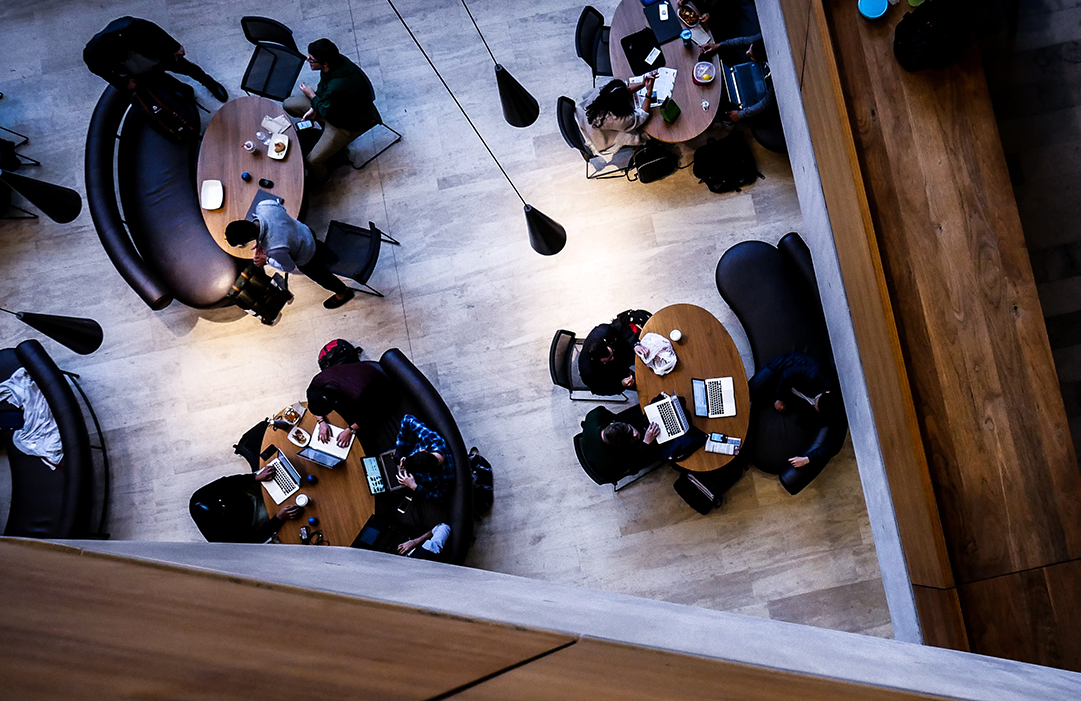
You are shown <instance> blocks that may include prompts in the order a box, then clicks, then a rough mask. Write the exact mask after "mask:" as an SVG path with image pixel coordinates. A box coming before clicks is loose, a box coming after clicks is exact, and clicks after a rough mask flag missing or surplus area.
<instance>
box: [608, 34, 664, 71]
mask: <svg viewBox="0 0 1081 701" xmlns="http://www.w3.org/2000/svg"><path fill="white" fill-rule="evenodd" d="M619 43H620V44H622V45H623V53H624V54H625V55H626V56H627V63H629V64H631V72H633V73H634V74H635V75H641V74H643V73H649V72H650V71H652V70H656V69H658V68H660V67H661V66H663V65H664V52H663V51H661V55H660V56H658V57H657V59H656V60H655V61H654V62H653V63H652V64H650V63H646V56H648V55H649V52H650V51H653V49H657V48H659V46H660V42H658V41H657V37H655V36H653V30H652V29H643V30H642V31H639V32H635V33H634V34H628V35H627V36H625V37H623V39H621V40H620V42H619Z"/></svg>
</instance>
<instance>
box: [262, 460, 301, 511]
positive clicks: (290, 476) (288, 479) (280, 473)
mask: <svg viewBox="0 0 1081 701" xmlns="http://www.w3.org/2000/svg"><path fill="white" fill-rule="evenodd" d="M267 466H268V467H273V468H274V477H273V478H272V479H269V480H267V481H266V482H262V485H263V489H265V490H266V491H267V494H269V495H270V498H271V499H273V500H274V503H275V504H280V503H282V502H283V501H285V500H286V499H288V498H289V497H291V496H293V495H294V494H296V493H297V492H299V491H300V475H299V474H298V473H297V471H296V470H295V469H293V466H292V465H290V464H289V458H287V457H285V455H284V454H283V453H282V452H281V451H280V450H279V451H278V457H276V458H274V459H273V460H271V461H270V462H268V463H267Z"/></svg>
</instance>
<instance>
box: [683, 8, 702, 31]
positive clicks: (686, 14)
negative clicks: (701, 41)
mask: <svg viewBox="0 0 1081 701" xmlns="http://www.w3.org/2000/svg"><path fill="white" fill-rule="evenodd" d="M679 18H680V19H681V20H683V24H685V25H687V26H688V27H693V26H694V25H696V24H698V12H696V11H695V9H694V8H693V7H691V6H690V5H684V6H683V7H681V8H679Z"/></svg>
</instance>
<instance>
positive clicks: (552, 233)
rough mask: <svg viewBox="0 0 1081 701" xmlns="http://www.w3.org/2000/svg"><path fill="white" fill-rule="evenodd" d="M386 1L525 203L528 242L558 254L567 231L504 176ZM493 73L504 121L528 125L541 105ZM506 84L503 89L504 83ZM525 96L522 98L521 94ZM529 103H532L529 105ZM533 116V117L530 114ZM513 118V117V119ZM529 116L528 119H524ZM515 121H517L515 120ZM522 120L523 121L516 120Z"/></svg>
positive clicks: (503, 76)
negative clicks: (530, 202)
mask: <svg viewBox="0 0 1081 701" xmlns="http://www.w3.org/2000/svg"><path fill="white" fill-rule="evenodd" d="M387 4H389V5H390V9H392V10H394V14H396V15H398V21H399V22H401V23H402V26H403V27H405V31H407V32H408V33H409V36H410V38H411V39H413V43H414V44H416V45H417V49H419V50H420V54H421V56H423V57H424V58H425V60H427V61H428V65H429V66H431V67H432V71H433V72H434V73H435V75H436V77H437V78H439V81H440V82H441V83H443V87H444V88H446V90H447V93H448V94H449V95H450V97H451V99H452V100H454V104H456V105H458V109H459V110H460V111H461V113H462V116H463V117H465V121H467V122H469V126H471V127H473V131H474V133H476V135H477V138H478V139H480V142H481V143H482V144H484V148H485V149H487V151H488V155H489V156H491V157H492V160H493V161H495V164H496V166H498V167H499V171H500V172H501V173H503V177H504V178H506V179H507V182H508V183H509V184H510V187H511V189H512V190H514V194H515V195H518V199H520V200H521V201H522V204H523V205H524V206H525V221H526V226H527V227H528V228H529V245H530V246H532V247H533V250H534V251H536V252H537V253H540V254H541V255H542V256H551V255H555V254H556V253H559V252H560V251H562V250H563V246H565V245H566V243H567V231H566V229H564V228H563V227H562V226H561V225H560V224H559V222H557V221H556V220H554V219H552V218H551V217H549V216H547V215H546V214H544V213H543V212H541V211H540V210H537V209H534V208H533V207H531V206H530V205H529V203H528V202H526V201H525V198H524V197H522V193H520V192H518V188H517V187H515V186H514V181H513V180H511V179H510V176H509V175H507V171H506V170H504V169H503V164H502V163H500V162H499V159H498V158H496V157H495V154H494V153H492V149H491V148H489V146H488V142H486V141H485V140H484V137H483V136H481V134H480V130H479V129H477V125H476V124H473V120H472V119H470V118H469V114H468V113H466V111H465V108H464V107H462V103H461V102H459V101H458V97H457V96H456V95H455V94H454V93H453V92H452V91H451V89H450V86H449V85H447V81H445V80H443V75H442V74H441V73H440V72H439V69H438V68H436V67H435V64H434V63H432V59H431V58H430V57H429V56H428V54H427V52H425V51H424V47H423V46H421V45H420V42H419V41H417V37H416V35H414V34H413V30H412V29H410V28H409V25H408V24H406V23H405V18H403V17H402V13H400V12H398V8H397V7H395V6H394V1H393V0H387ZM462 4H463V5H465V0H462ZM465 11H466V12H469V6H468V5H466V8H465ZM469 19H473V14H472V13H471V12H470V13H469ZM473 26H474V27H476V26H477V21H476V20H473ZM477 34H480V28H479V27H477ZM481 41H484V35H483V34H482V35H481ZM484 46H485V48H487V47H488V44H487V42H485V44H484ZM488 53H489V54H491V53H492V50H491V49H488ZM492 60H493V61H495V56H492ZM495 76H496V82H497V83H499V86H500V87H499V94H500V99H501V100H502V101H503V116H504V117H506V119H507V121H508V122H510V123H511V124H512V125H514V126H516V127H527V126H529V125H530V124H532V123H533V122H535V121H536V120H537V115H538V114H540V108H539V107H538V106H537V101H536V100H535V99H533V96H532V95H530V94H529V93H528V92H527V91H526V89H525V88H523V87H522V86H521V85H520V84H519V83H518V81H517V80H515V79H514V78H513V77H512V76H511V75H510V73H507V71H506V70H505V69H504V68H503V67H502V66H500V65H499V64H498V63H496V64H495ZM505 85H506V86H508V87H507V89H506V90H504V86H505ZM523 96H524V97H523ZM530 104H531V105H532V106H530ZM530 115H532V116H530ZM512 117H513V118H512ZM526 118H528V121H526ZM516 120H517V121H516ZM518 122H522V123H518Z"/></svg>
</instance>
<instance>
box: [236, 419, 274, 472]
mask: <svg viewBox="0 0 1081 701" xmlns="http://www.w3.org/2000/svg"><path fill="white" fill-rule="evenodd" d="M267 424H268V421H267V420H266V419H263V420H262V421H260V422H259V423H257V424H255V425H254V426H252V427H251V428H249V429H248V430H247V431H245V432H244V435H243V436H241V437H240V440H239V441H237V443H236V445H234V446H233V452H234V453H236V454H237V455H239V456H240V457H242V458H244V459H245V460H247V461H248V465H250V466H251V471H252V472H258V471H259V453H260V451H261V449H262V447H263V436H264V435H266V429H267Z"/></svg>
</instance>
